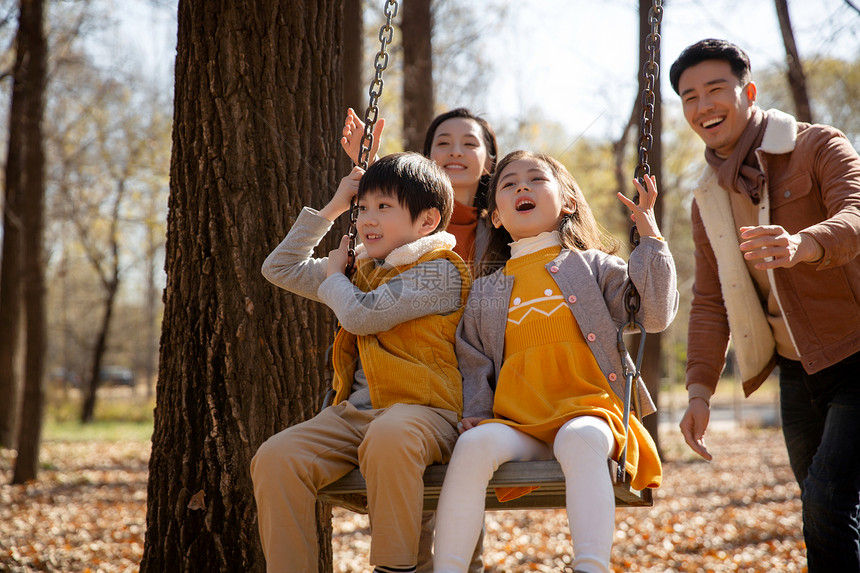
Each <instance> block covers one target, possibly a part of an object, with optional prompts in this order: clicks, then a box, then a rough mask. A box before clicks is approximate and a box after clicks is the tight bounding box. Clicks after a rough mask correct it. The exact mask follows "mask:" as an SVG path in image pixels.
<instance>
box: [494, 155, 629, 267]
mask: <svg viewBox="0 0 860 573" xmlns="http://www.w3.org/2000/svg"><path fill="white" fill-rule="evenodd" d="M520 159H534V160H536V161H540V162H542V163H544V164H545V165H546V166H547V167H549V169H550V171H551V172H552V175H553V177H555V179H556V181H558V186H559V190H560V191H561V194H562V201H563V203H564V205H566V206H575V210H574V212H573V213H571V214H570V215H566V216H564V217H563V218H562V220H561V223H560V224H559V228H558V231H559V234H560V235H561V244H562V246H563V247H564V248H567V249H571V250H573V249H577V250H580V251H585V250H587V249H597V250H600V251H603V252H604V253H609V254H614V253H616V252H617V251H618V249H619V247H620V244H619V242H618V240H617V239H616V238H615V237H613V236H612V235H610V234H609V233H607V232H606V231H605V230H604V229H603V228H602V227H601V226H600V225H598V223H597V220H596V219H595V218H594V214H593V213H592V212H591V208H590V207H589V206H588V203H587V202H586V200H585V195H584V194H583V193H582V189H580V188H579V184H578V183H577V182H576V179H574V177H573V175H571V174H570V172H569V171H568V170H567V168H566V167H565V166H564V165H562V164H561V163H560V162H559V161H557V160H556V159H555V158H553V157H550V156H549V155H546V154H543V153H532V152H531V151H523V150H519V151H513V152H511V153H509V154H507V155H506V156H505V157H504V158H503V159H502V160H501V161H499V163H498V165H496V170H495V172H494V173H493V178H492V179H491V180H490V187H489V189H488V191H487V213H489V214H490V215H492V213H493V211H495V210H496V206H497V204H496V191H497V189H498V184H499V179H500V178H501V176H502V173H504V171H505V167H507V166H508V165H510V164H511V163H513V162H514V161H518V160H520ZM490 220H491V218H490V217H488V218H487V221H488V223H487V224H488V225H489V227H490V238H489V242H488V244H487V250H486V251H485V252H484V256H483V257H482V258H481V264H480V265H479V269H480V271H479V272H478V274H479V275H486V274H490V273H492V272H493V271H495V270H496V269H498V268H500V267H502V266H504V264H505V262H507V261H508V259H510V258H511V248H510V246H509V243H511V242H512V241H513V239H512V238H511V235H510V233H508V231H507V230H505V228H504V227H499V228H498V229H497V228H495V227H494V226H493V225H492V224H490V223H489V221H490Z"/></svg>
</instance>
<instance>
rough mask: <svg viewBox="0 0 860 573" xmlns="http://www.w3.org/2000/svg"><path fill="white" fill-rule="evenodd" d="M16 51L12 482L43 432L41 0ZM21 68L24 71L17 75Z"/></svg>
mask: <svg viewBox="0 0 860 573" xmlns="http://www.w3.org/2000/svg"><path fill="white" fill-rule="evenodd" d="M19 18H20V27H19V30H18V51H19V53H20V52H22V51H23V52H24V57H23V58H21V60H20V61H21V62H23V65H22V67H21V68H20V69H19V70H16V75H15V83H16V84H17V83H18V81H19V79H20V80H21V81H23V82H24V83H25V85H26V87H25V89H24V92H25V96H24V99H25V103H24V105H23V107H22V112H23V115H24V119H23V124H22V133H23V150H24V151H23V153H24V162H23V168H24V170H23V174H24V176H23V178H22V182H23V186H22V189H23V190H24V193H23V196H22V201H21V212H22V217H23V223H24V226H23V229H24V230H23V234H22V244H23V255H24V257H23V260H22V263H21V274H22V279H23V283H22V285H23V287H24V296H23V299H24V316H25V317H26V318H25V325H26V330H25V332H26V343H25V355H24V393H23V394H24V397H23V401H22V404H21V416H20V425H19V427H18V428H19V429H18V458H17V460H16V462H15V472H14V475H13V477H12V483H24V482H27V481H30V480H34V479H36V473H37V470H38V467H39V444H40V442H41V436H42V410H43V405H44V391H43V382H44V370H45V367H44V359H45V346H46V330H47V328H46V320H45V256H44V251H43V247H42V239H43V237H42V235H43V228H44V218H45V152H44V148H43V141H42V116H43V115H44V109H45V84H46V82H47V72H46V61H47V41H46V39H45V30H44V6H43V0H21V12H20V16H19ZM18 72H20V73H21V75H20V76H19V75H18Z"/></svg>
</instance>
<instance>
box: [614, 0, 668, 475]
mask: <svg viewBox="0 0 860 573" xmlns="http://www.w3.org/2000/svg"><path fill="white" fill-rule="evenodd" d="M662 18H663V1H662V0H653V2H652V3H651V9H650V10H649V11H648V21H649V22H650V24H651V33H650V34H649V35H648V38H647V40H646V42H645V44H646V45H645V48H646V49H647V50H648V61H647V62H645V65H644V67H643V69H642V73H643V76H644V79H645V88H644V89H643V90H642V118H641V121H640V125H639V164H638V165H637V166H636V178H637V179H638V180H639V182H640V183H642V184H643V185H645V177H647V176H649V175H651V167H650V166H649V165H648V152H649V151H651V144H652V143H653V141H654V137H653V136H652V135H651V124H652V122H653V120H654V109H655V100H656V95H655V93H654V87H655V85H656V83H657V78H658V77H659V76H660V65H659V64H658V63H657V51H658V50H659V49H660V20H661V19H662ZM637 201H638V196H637ZM630 244H631V246H633V247H634V248H635V247H636V246H637V245H638V244H639V232H638V230H637V229H636V225H635V224H634V225H633V226H632V227H631V228H630ZM640 303H641V298H640V296H639V292H638V291H637V290H636V286H635V285H634V284H633V281H630V280H629V278H628V282H627V290H625V292H624V307H625V309H626V310H627V317H628V318H627V323H626V324H624V325H622V326H621V327H620V328H619V329H618V352H619V353H620V354H621V363H622V364H623V365H624V418H623V421H624V433H625V436H624V437H625V439H624V449H622V450H621V455H620V456H619V458H618V474H617V475H616V478H617V481H619V482H623V481H624V478H625V472H626V469H625V466H626V462H627V438H628V437H629V435H630V430H629V424H630V406H631V402H632V401H633V400H636V411H637V412H639V411H640V409H639V401H638V394H637V393H636V392H635V391H634V388H635V386H634V384H635V381H636V379H638V378H639V373H640V367H641V366H642V357H643V355H644V353H645V327H643V326H642V323H640V322H639V321H637V320H636V313H637V312H639V306H640ZM628 330H631V331H637V332H639V350H638V352H637V353H636V362H635V364H634V367H633V370H630V366H629V364H628V362H627V361H626V360H624V358H625V357H627V356H629V352H628V351H627V346H626V345H625V344H624V333H625V332H626V331H628Z"/></svg>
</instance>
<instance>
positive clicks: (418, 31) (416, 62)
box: [401, 0, 434, 153]
mask: <svg viewBox="0 0 860 573" xmlns="http://www.w3.org/2000/svg"><path fill="white" fill-rule="evenodd" d="M432 4H433V2H432V0H408V1H406V2H403V3H402V6H403V8H402V10H403V17H402V20H401V22H402V23H401V28H402V33H401V37H402V38H403V147H404V148H405V149H406V150H408V151H417V152H419V153H421V151H422V150H423V149H424V132H425V131H426V130H427V126H428V125H430V122H431V121H433V116H434V108H433V49H432V45H431V39H432V37H433V18H432Z"/></svg>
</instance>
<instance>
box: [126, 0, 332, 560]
mask: <svg viewBox="0 0 860 573" xmlns="http://www.w3.org/2000/svg"><path fill="white" fill-rule="evenodd" d="M341 16H342V8H341V5H340V2H339V1H338V0H320V1H318V2H312V3H308V2H302V1H301V0H280V1H279V0H265V1H257V2H250V1H247V0H236V1H234V2H220V3H216V2H210V1H208V0H180V2H179V16H178V45H177V57H176V84H175V85H176V94H175V102H176V103H175V117H174V128H173V142H174V146H173V155H172V159H171V168H170V200H169V206H170V211H169V215H168V228H167V243H166V260H165V267H166V270H167V286H166V291H165V311H164V322H163V327H162V337H161V349H160V364H159V372H158V384H157V406H156V411H155V431H154V434H153V446H152V456H151V458H150V466H149V469H150V474H149V491H148V499H147V508H148V511H147V529H146V542H145V547H144V556H143V561H142V564H141V571H143V572H158V573H161V572H163V571H177V572H178V571H205V572H210V571H263V570H264V569H265V565H264V560H263V555H262V550H261V545H260V542H259V537H258V533H257V520H256V507H255V504H254V497H253V490H252V484H251V479H250V474H249V469H248V468H249V464H250V462H251V458H252V457H253V455H254V453H255V452H256V450H257V447H258V446H259V445H260V444H261V443H262V442H263V441H264V440H265V439H266V438H268V437H269V436H271V435H272V434H274V433H275V432H278V431H280V430H282V429H283V428H285V427H286V426H289V425H292V424H295V423H298V422H300V421H303V420H305V419H307V418H309V417H311V416H313V415H314V414H315V413H316V411H317V410H318V408H319V407H320V404H321V401H322V396H323V394H324V393H325V390H326V388H325V383H324V376H323V368H322V361H323V356H324V350H325V348H326V346H327V345H328V343H329V341H330V339H331V335H332V332H333V327H334V324H333V321H332V317H331V313H330V312H329V311H327V310H326V309H325V308H324V307H322V306H321V305H318V304H316V303H312V302H310V301H308V300H306V299H302V298H300V297H297V296H293V295H290V294H288V293H286V292H284V291H280V290H278V289H276V288H275V287H273V286H272V285H270V284H269V283H267V282H266V281H265V280H264V279H263V278H262V276H261V274H260V266H261V264H262V262H263V260H264V259H265V257H266V255H268V253H269V252H270V251H271V250H272V249H273V248H274V247H275V246H276V245H277V244H278V242H279V241H280V240H281V239H282V238H283V236H284V235H285V234H286V231H287V229H288V228H289V227H290V225H291V224H292V223H293V221H294V220H295V217H296V216H297V215H298V213H299V211H300V209H301V208H302V205H311V206H315V207H321V206H322V205H323V204H324V202H325V201H326V200H327V199H328V198H329V197H330V196H331V195H332V194H333V192H334V190H335V189H336V187H337V184H338V181H339V179H340V176H342V175H345V173H338V172H337V169H336V163H337V153H338V150H339V142H338V140H339V137H340V128H341V126H342V121H343V117H342V116H343V107H342V102H341V99H342V91H341V90H342V86H341V70H342V67H341V62H340V53H339V51H338V45H339V43H340V41H341V37H340V35H341V22H340V18H341ZM333 247H334V242H333V241H328V242H327V244H326V245H324V246H323V247H322V249H328V248H333ZM326 252H327V250H326ZM318 513H319V517H320V521H319V524H320V525H319V528H318V531H319V532H320V534H321V537H320V538H321V557H320V570H321V571H331V545H330V532H331V526H330V512H329V510H328V509H327V508H324V507H323V506H322V505H320V506H318Z"/></svg>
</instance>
